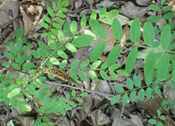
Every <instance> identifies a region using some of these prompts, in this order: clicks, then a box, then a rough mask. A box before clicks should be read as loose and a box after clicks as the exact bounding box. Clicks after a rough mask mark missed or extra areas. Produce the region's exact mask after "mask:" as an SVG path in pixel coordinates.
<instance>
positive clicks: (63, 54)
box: [57, 50, 68, 59]
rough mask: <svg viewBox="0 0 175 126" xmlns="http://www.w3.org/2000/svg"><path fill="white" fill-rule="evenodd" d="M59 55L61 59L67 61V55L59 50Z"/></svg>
mask: <svg viewBox="0 0 175 126" xmlns="http://www.w3.org/2000/svg"><path fill="white" fill-rule="evenodd" d="M57 55H58V56H59V57H61V58H63V59H67V58H68V56H67V54H66V53H65V52H64V51H63V50H58V51H57Z"/></svg>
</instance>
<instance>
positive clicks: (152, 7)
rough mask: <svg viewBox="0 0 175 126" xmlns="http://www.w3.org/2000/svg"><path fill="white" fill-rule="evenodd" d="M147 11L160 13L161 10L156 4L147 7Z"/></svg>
mask: <svg viewBox="0 0 175 126" xmlns="http://www.w3.org/2000/svg"><path fill="white" fill-rule="evenodd" d="M149 10H152V11H155V12H156V11H160V10H161V8H160V6H159V5H158V4H151V5H150V6H149Z"/></svg>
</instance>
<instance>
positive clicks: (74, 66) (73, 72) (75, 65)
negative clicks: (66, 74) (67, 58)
mask: <svg viewBox="0 0 175 126" xmlns="http://www.w3.org/2000/svg"><path fill="white" fill-rule="evenodd" d="M79 63H80V61H79V60H78V59H74V60H73V61H72V63H71V68H70V76H71V78H72V79H74V80H75V81H77V80H78V73H79Z"/></svg>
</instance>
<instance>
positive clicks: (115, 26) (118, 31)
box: [112, 19, 123, 41]
mask: <svg viewBox="0 0 175 126" xmlns="http://www.w3.org/2000/svg"><path fill="white" fill-rule="evenodd" d="M112 33H113V35H114V37H115V39H116V40H118V41H120V40H121V37H122V34H123V31H122V25H121V24H120V22H119V21H118V20H117V19H114V20H113V23H112Z"/></svg>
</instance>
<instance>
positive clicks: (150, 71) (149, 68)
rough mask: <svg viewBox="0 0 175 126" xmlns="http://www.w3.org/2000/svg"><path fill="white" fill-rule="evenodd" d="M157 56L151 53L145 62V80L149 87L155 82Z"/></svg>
mask: <svg viewBox="0 0 175 126" xmlns="http://www.w3.org/2000/svg"><path fill="white" fill-rule="evenodd" d="M157 56H158V55H157V54H156V53H154V52H150V53H149V54H148V55H147V57H146V58H145V60H144V78H145V82H146V84H147V85H150V84H151V83H152V82H153V78H154V65H155V63H156V60H157Z"/></svg>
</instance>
